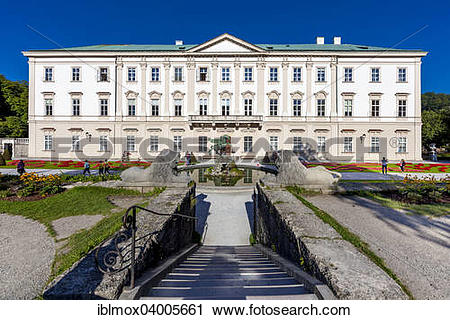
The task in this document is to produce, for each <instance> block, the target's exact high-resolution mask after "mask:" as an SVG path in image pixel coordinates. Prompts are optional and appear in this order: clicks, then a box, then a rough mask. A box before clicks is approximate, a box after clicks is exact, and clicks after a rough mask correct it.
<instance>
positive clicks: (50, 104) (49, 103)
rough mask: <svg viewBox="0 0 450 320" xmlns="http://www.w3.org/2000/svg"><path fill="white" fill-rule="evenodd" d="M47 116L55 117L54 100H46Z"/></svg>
mask: <svg viewBox="0 0 450 320" xmlns="http://www.w3.org/2000/svg"><path fill="white" fill-rule="evenodd" d="M45 115H46V116H52V115H53V99H45Z"/></svg>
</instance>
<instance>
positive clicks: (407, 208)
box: [361, 192, 450, 217]
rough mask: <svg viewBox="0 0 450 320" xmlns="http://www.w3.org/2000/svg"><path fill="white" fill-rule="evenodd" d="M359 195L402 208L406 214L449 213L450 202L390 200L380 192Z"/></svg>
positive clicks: (439, 214) (437, 214)
mask: <svg viewBox="0 0 450 320" xmlns="http://www.w3.org/2000/svg"><path fill="white" fill-rule="evenodd" d="M361 195H362V196H364V197H366V198H369V199H372V200H374V201H376V202H378V203H380V204H381V205H383V206H385V207H388V208H392V209H397V210H402V211H403V212H405V213H406V214H419V215H426V216H434V217H439V216H444V215H450V203H433V204H407V203H404V202H400V201H395V200H392V199H390V198H388V197H386V196H383V194H380V193H374V192H364V193H363V194H361Z"/></svg>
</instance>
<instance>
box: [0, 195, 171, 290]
mask: <svg viewBox="0 0 450 320" xmlns="http://www.w3.org/2000/svg"><path fill="white" fill-rule="evenodd" d="M163 190H164V188H157V189H156V190H155V191H154V192H152V193H148V194H146V196H148V197H151V196H156V195H157V194H159V193H161V192H162V191H163ZM115 195H127V196H142V194H141V193H139V192H137V191H133V190H124V189H113V188H102V187H76V188H73V189H69V190H67V191H65V192H63V193H60V194H57V195H55V196H52V197H48V198H45V199H42V200H37V201H17V202H11V201H7V200H0V212H2V213H8V214H15V215H21V216H24V217H26V218H30V219H33V220H37V221H39V222H41V223H42V224H44V225H45V226H46V227H47V230H48V232H49V233H50V235H51V236H53V237H55V236H56V233H55V230H54V229H53V227H52V225H51V223H52V221H54V220H57V219H59V218H62V217H69V216H77V215H95V214H101V215H104V216H105V218H104V219H103V220H101V221H100V222H99V223H97V224H96V225H95V226H94V227H92V228H91V229H89V230H81V231H79V232H78V233H75V234H73V235H72V236H70V237H69V238H67V239H63V240H60V241H59V242H58V241H57V247H58V246H59V245H58V244H60V245H61V246H60V248H59V249H58V250H57V252H56V256H55V260H54V263H53V267H52V272H51V277H50V279H49V281H51V280H52V279H54V278H55V277H56V276H58V275H59V274H61V273H62V272H64V271H65V270H66V269H68V268H70V267H71V266H72V265H73V264H74V263H75V262H76V261H78V260H79V259H80V258H82V257H83V256H85V255H86V254H87V253H88V252H89V251H90V250H92V249H93V248H95V247H96V246H97V245H98V244H100V243H101V242H102V241H104V240H105V239H107V238H108V237H110V236H111V235H113V234H114V233H115V232H116V231H118V230H119V228H120V226H121V225H122V220H121V217H122V215H123V214H124V213H125V209H123V210H119V211H118V212H112V211H111V209H113V208H116V206H115V205H113V204H112V203H111V202H109V201H108V199H107V197H108V196H115ZM143 205H145V204H143ZM55 241H56V240H55Z"/></svg>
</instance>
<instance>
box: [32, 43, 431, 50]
mask: <svg viewBox="0 0 450 320" xmlns="http://www.w3.org/2000/svg"><path fill="white" fill-rule="evenodd" d="M195 46H197V45H195V44H185V45H165V44H99V45H92V46H82V47H70V48H59V49H50V50H51V51H179V52H183V51H186V50H189V49H191V48H192V47H195ZM256 46H258V47H260V48H262V49H264V50H267V51H396V52H402V51H418V52H422V51H423V50H419V49H392V48H383V47H374V46H365V45H357V44H256ZM31 51H35V50H31ZM37 51H41V50H37Z"/></svg>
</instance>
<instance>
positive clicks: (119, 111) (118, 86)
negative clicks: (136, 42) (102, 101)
mask: <svg viewBox="0 0 450 320" xmlns="http://www.w3.org/2000/svg"><path fill="white" fill-rule="evenodd" d="M116 66H117V75H116V80H117V82H116V92H117V97H116V117H119V119H120V120H122V119H121V117H122V109H123V105H122V98H123V62H122V59H121V58H118V59H117V61H116Z"/></svg>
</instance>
